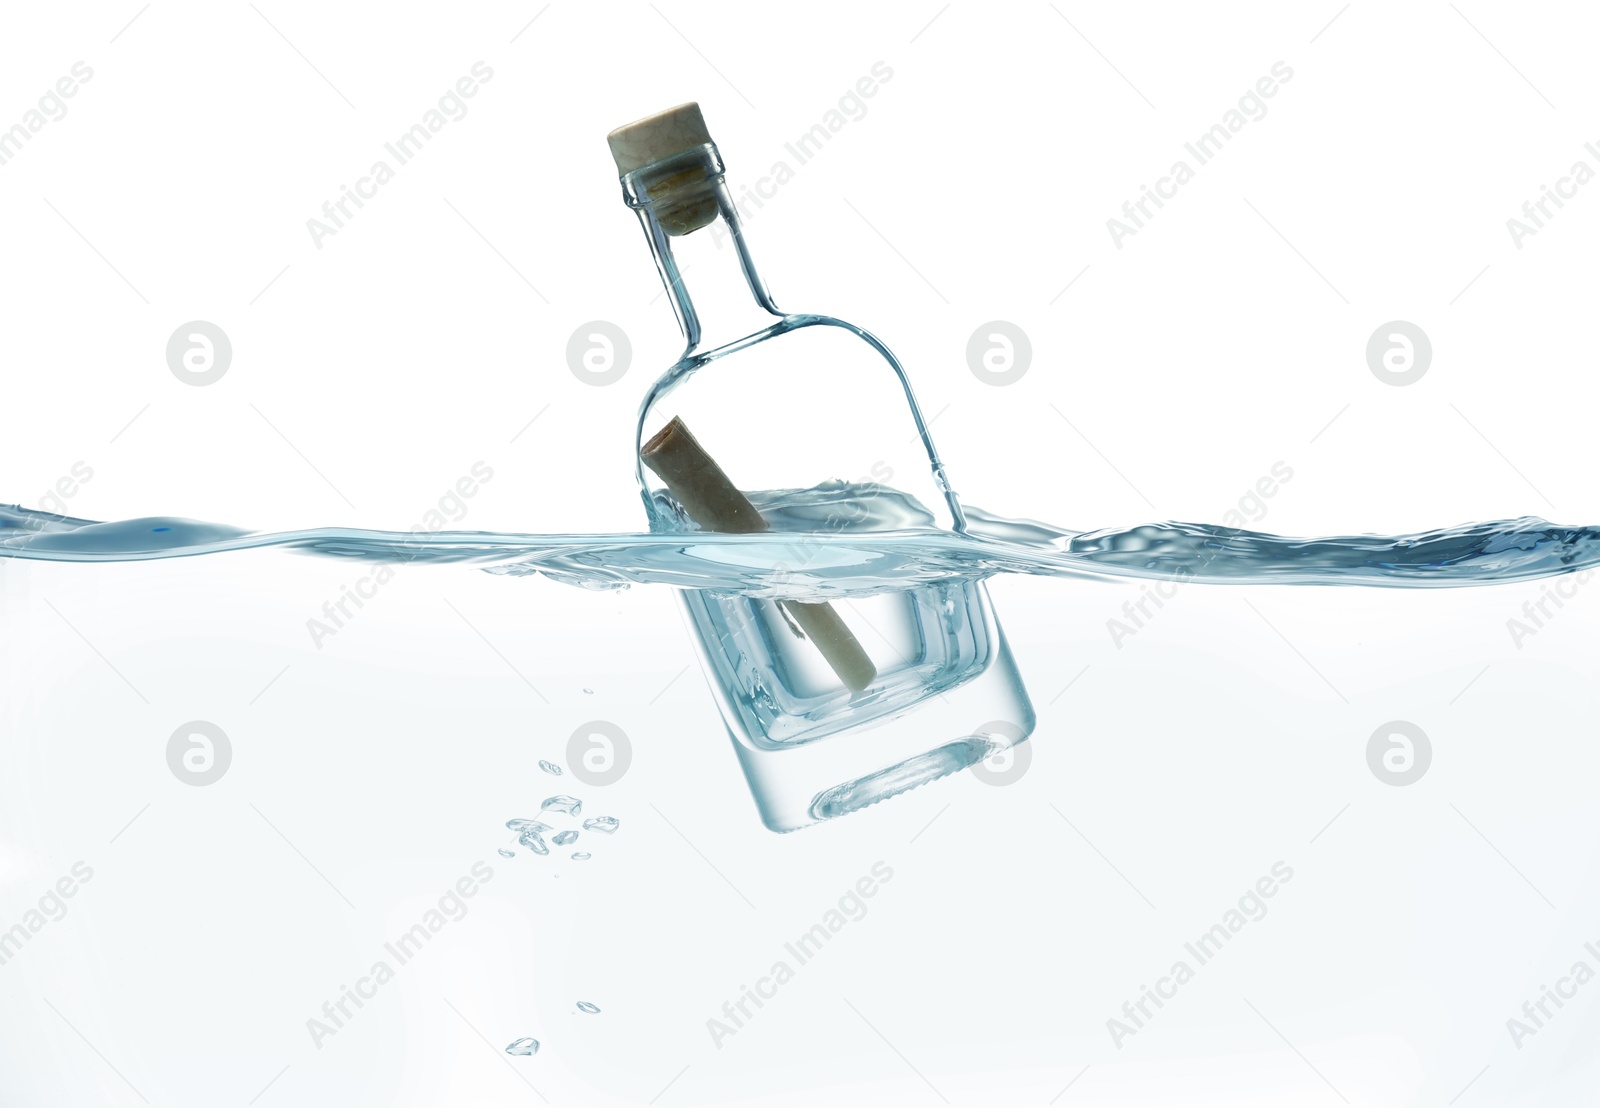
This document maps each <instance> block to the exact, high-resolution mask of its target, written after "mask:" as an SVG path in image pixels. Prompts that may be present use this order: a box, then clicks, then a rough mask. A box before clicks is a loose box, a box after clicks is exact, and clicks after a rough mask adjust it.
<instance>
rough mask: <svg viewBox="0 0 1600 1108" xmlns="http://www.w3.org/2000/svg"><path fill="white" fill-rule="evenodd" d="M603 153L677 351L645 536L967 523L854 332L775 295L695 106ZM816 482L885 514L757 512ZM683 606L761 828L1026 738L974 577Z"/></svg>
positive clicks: (855, 801)
mask: <svg viewBox="0 0 1600 1108" xmlns="http://www.w3.org/2000/svg"><path fill="white" fill-rule="evenodd" d="M610 143H611V148H612V153H613V155H614V156H615V159H616V162H617V169H618V172H619V173H620V174H621V180H622V189H623V197H624V199H625V200H626V202H627V203H628V205H629V206H630V207H632V208H633V209H634V210H635V211H636V212H637V213H638V215H639V219H640V222H641V224H642V225H643V227H644V231H645V236H646V239H647V240H648V242H649V244H650V249H651V254H652V256H653V257H654V259H655V262H656V266H657V269H658V270H659V272H660V274H661V278H662V282H663V284H664V285H665V287H666V290H667V293H668V296H669V299H670V301H671V303H672V305H673V310H674V312H675V314H676V316H677V319H678V323H679V327H680V329H681V330H682V332H683V336H684V341H685V346H684V352H683V354H682V356H681V357H680V358H679V359H678V361H677V362H676V363H675V364H674V365H673V366H672V367H671V368H669V369H668V370H667V371H666V372H665V373H664V374H663V375H662V376H661V378H660V379H659V380H657V381H656V382H655V384H654V385H653V386H652V387H651V389H650V392H649V393H648V395H647V396H646V397H645V399H644V402H643V404H642V405H641V406H640V412H639V423H638V427H637V441H636V450H637V452H638V458H637V461H636V471H635V472H636V476H637V479H638V482H639V487H640V492H641V495H642V497H643V499H644V503H645V509H646V511H647V513H648V514H649V518H650V526H651V529H652V530H655V531H694V530H716V531H752V530H753V531H762V530H768V529H771V530H779V531H783V532H784V533H785V534H794V535H795V536H796V541H795V545H794V551H795V554H794V557H795V560H796V565H795V568H796V569H800V568H802V567H803V565H804V564H806V563H808V562H811V561H815V560H818V559H823V558H826V557H827V550H826V547H825V545H823V544H813V545H808V544H807V543H806V542H805V536H806V535H807V534H834V533H838V532H840V531H851V530H909V529H919V528H929V527H934V528H943V529H946V530H955V531H961V530H964V529H965V526H966V520H965V517H964V515H963V513H962V510H961V504H960V501H959V500H958V499H957V497H956V494H955V491H954V490H953V488H952V487H951V485H950V483H949V481H948V479H947V477H946V474H945V470H944V465H943V462H942V461H941V460H940V458H939V455H938V452H937V450H936V449H935V448H934V445H933V439H932V437H931V435H930V434H929V432H928V422H927V420H926V419H925V418H924V417H923V414H922V410H921V408H920V407H919V406H918V404H917V400H916V397H915V395H914V393H913V391H912V388H911V384H910V381H909V380H908V378H907V376H906V373H905V371H904V369H903V368H902V367H901V365H900V363H899V362H898V361H897V360H896V359H895V357H894V355H893V354H892V353H890V351H889V350H888V348H887V347H886V346H885V345H884V344H883V343H882V342H880V341H879V340H878V339H877V338H876V337H874V336H873V335H871V334H870V333H868V332H867V331H865V330H862V329H861V328H859V327H856V326H853V325H852V324H849V323H846V322H844V321H843V320H839V319H835V318H833V317H830V316H823V315H814V314H788V313H785V312H783V311H782V310H780V309H779V308H778V307H777V305H776V303H775V302H774V301H773V298H772V295H771V293H770V292H768V290H767V287H766V285H765V284H764V282H763V281H762V279H761V277H760V275H759V274H758V273H757V272H756V268H755V263H754V261H753V260H752V258H751V255H750V250H749V246H748V243H747V242H746V240H745V236H744V232H743V228H742V223H741V213H740V211H739V208H738V206H737V205H736V204H735V203H734V201H733V199H732V198H731V195H730V193H729V191H728V189H727V187H726V185H725V183H724V178H723V164H722V159H721V156H720V155H719V154H718V152H717V148H716V146H715V144H714V143H712V141H711V138H710V135H709V132H708V131H707V129H706V126H705V121H704V119H703V118H702V116H701V114H700V109H699V107H698V106H697V105H694V104H686V105H682V106H681V107H678V108H673V109H670V110H669V111H666V112H662V113H660V114H658V115H655V116H651V117H649V118H647V119H643V120H640V121H639V122H638V123H634V124H629V125H628V126H626V127H622V128H619V129H618V130H616V131H614V132H612V134H611V136H610ZM691 273H692V278H693V280H692V284H693V288H694V293H693V295H691V293H690V291H689V288H690V284H689V282H687V281H686V279H685V278H686V276H688V275H690V274H691ZM691 427H692V428H693V434H692V435H690V434H688V431H687V429H688V428H691ZM686 444H692V447H693V449H692V450H691V449H688V448H687V446H686ZM664 445H665V447H667V448H670V449H668V451H667V452H668V453H669V454H674V452H676V453H675V454H674V456H672V457H665V458H664V457H662V451H663V447H664ZM711 458H715V459H716V462H714V463H713V462H711V461H710V459H711ZM712 471H714V473H713V472H712ZM719 480H720V482H721V483H720V484H718V481H719ZM830 482H833V483H837V484H838V485H839V486H840V487H850V488H853V489H857V490H859V489H861V488H863V487H868V488H877V489H879V490H881V491H882V510H881V511H880V510H877V508H876V507H875V506H874V505H870V504H868V505H865V506H864V505H863V502H862V500H861V499H860V498H859V497H858V496H852V497H850V498H841V499H836V500H833V501H831V502H830V500H829V498H827V497H821V496H819V497H814V498H810V499H809V500H808V502H807V503H808V505H809V510H808V511H806V512H803V513H799V512H790V513H785V514H783V515H781V516H778V517H776V518H771V519H769V518H765V517H764V516H763V515H762V514H761V512H760V511H759V510H758V509H757V508H756V507H755V506H754V505H759V504H761V503H763V502H766V503H770V502H773V501H775V500H779V499H783V497H782V495H781V492H780V490H802V489H824V488H826V487H828V486H829V483H830ZM680 595H681V599H682V603H683V605H684V608H685V610H686V612H687V614H688V617H689V620H690V623H691V626H692V628H693V630H694V633H695V638H696V640H697V645H698V648H699V653H700V657H701V661H702V664H703V666H704V669H705V671H706V676H707V678H708V680H709V683H710V685H711V688H712V691H713V692H714V693H715V695H716V698H717V703H718V706H719V708H720V709H721V712H722V716H723V719H724V721H725V722H726V723H727V726H728V730H729V732H730V734H731V735H732V737H733V741H734V747H735V749H736V750H737V751H738V755H739V759H740V762H741V764H742V766H743V768H744V772H745V776H746V778H747V779H748V780H749V782H750V787H751V791H752V792H753V794H754V796H755V799H756V804H757V807H758V809H759V810H760V812H761V817H762V819H763V821H764V822H765V823H766V824H767V826H768V827H770V828H772V829H773V830H775V831H791V830H794V829H796V828H798V827H803V826H806V825H807V824H810V823H815V822H817V821H819V820H825V819H831V818H834V817H836V816H840V815H844V814H846V813H848V812H852V811H856V810H859V809H860V808H863V807H866V806H867V805H869V804H872V803H874V802H876V801H878V800H882V799H884V798H886V797H889V796H893V795H895V794H896V793H900V792H904V791H906V790H907V789H910V788H914V787H916V786H917V785H920V784H924V783H926V782H928V781H932V780H935V779H936V778H939V777H943V776H945V775H946V774H949V773H953V772H955V771H956V770H959V769H962V768H965V767H967V766H970V765H972V764H974V763H976V762H978V761H981V760H982V759H984V758H986V757H988V756H990V755H992V754H994V753H997V752H999V751H1001V750H1004V749H1006V748H1007V747H1009V746H1011V745H1013V744H1014V743H1017V742H1021V741H1024V740H1025V739H1026V738H1027V737H1028V735H1029V734H1030V733H1031V732H1032V730H1033V725H1034V714H1033V707H1032V705H1031V703H1030V702H1029V700H1028V696H1027V692H1026V690H1025V689H1024V688H1023V686H1022V681H1021V678H1020V677H1019V675H1018V673H1017V669H1016V665H1015V662H1014V661H1013V660H1012V657H1011V653H1010V650H1009V648H1008V647H1007V645H1006V641H1005V636H1004V634H1003V633H1002V632H1001V630H1000V626H999V623H998V622H997V621H996V619H995V615H994V611H993V608H992V606H991V604H990V602H989V597H988V594H987V591H986V590H985V588H984V586H983V584H982V583H981V582H976V581H971V580H959V581H952V582H945V583H941V584H937V585H927V586H918V587H914V588H908V589H904V590H901V591H894V592H886V593H885V592H878V593H876V594H873V595H870V596H869V595H859V596H857V595H846V596H844V597H842V598H841V597H831V598H829V602H828V603H820V602H816V603H813V602H809V601H795V600H771V599H758V598H755V597H749V596H739V595H733V596H729V595H726V594H715V593H708V592H692V591H690V592H684V593H682V594H680Z"/></svg>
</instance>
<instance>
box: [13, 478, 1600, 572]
mask: <svg viewBox="0 0 1600 1108" xmlns="http://www.w3.org/2000/svg"><path fill="white" fill-rule="evenodd" d="M751 499H752V500H753V501H754V502H755V503H756V506H757V507H758V508H759V509H760V511H761V513H762V515H763V516H765V517H766V518H767V519H768V520H769V521H770V522H771V524H772V528H773V530H771V531H769V532H766V533H763V534H754V535H725V534H714V533H709V532H699V531H693V530H690V529H689V528H690V526H691V525H688V524H681V525H680V524H679V523H678V522H677V521H676V520H667V519H666V518H665V513H664V512H661V513H658V516H657V522H658V525H657V526H656V527H655V529H653V530H652V531H649V532H633V533H628V532H623V533H614V534H566V535H541V534H517V533H496V532H480V531H439V532H434V533H418V532H412V533H404V532H397V531H371V530H361V529H356V528H344V527H319V528H312V529H308V530H302V531H282V532H272V533H266V532H252V531H249V530H247V529H245V528H241V527H234V526H229V525H226V524H215V523H204V522H198V521H195V520H187V519H177V518H172V517H162V516H154V517H145V518H141V519H130V520H123V521H120V522H114V523H97V522H95V521H92V520H85V519H74V518H71V517H67V516H59V515H53V514H51V513H48V512H41V511H34V510H30V509H26V508H20V507H16V506H0V557H11V558H24V559H37V560H45V561H62V562H118V561H143V560H148V559H153V558H181V557H194V556H199V555H220V554H225V553H227V552H229V551H235V550H248V549H258V548H265V547H278V548H282V549H284V550H286V551H289V552H294V553H302V554H314V555H321V556H326V557H333V558H351V559H359V560H366V561H379V562H391V563H394V562H404V563H458V564H465V565H471V566H475V567H478V568H480V569H483V570H486V571H488V572H490V573H496V574H503V575H507V576H522V575H533V574H540V575H543V576H546V577H549V578H552V579H554V580H557V581H563V582H565V583H567V584H571V585H576V586H580V587H583V588H589V589H615V588H623V587H626V586H628V585H633V584H652V585H667V586H671V587H675V588H680V589H696V590H706V591H710V592H712V593H713V594H723V595H742V596H747V597H752V598H756V599H779V598H798V599H813V600H815V599H827V598H831V597H841V596H850V597H862V596H871V595H874V594H880V593H884V592H893V591H898V590H904V589H911V588H915V587H917V586H922V585H929V584H934V583H938V582H949V581H956V582H960V581H963V580H965V581H972V580H980V579H982V578H985V577H989V576H992V575H995V574H1002V573H1021V574H1033V575H1045V576H1055V577H1069V578H1071V577H1078V578H1152V579H1172V578H1186V579H1191V580H1194V581H1197V582H1204V583H1211V584H1245V585H1261V584H1282V585H1375V586H1388V587H1407V588H1425V587H1449V586H1463V585H1486V584H1497V583H1502V582H1508V581H1526V580H1531V579H1535V578H1540V577H1549V576H1554V575H1556V574H1561V573H1571V572H1574V571H1577V570H1581V569H1587V568H1591V567H1593V566H1595V565H1597V564H1600V529H1597V528H1595V527H1585V526H1576V527H1573V526H1560V525H1557V524H1552V523H1549V522H1546V521H1545V520H1543V519H1539V518H1538V517H1535V516H1524V517H1522V518H1519V519H1509V520H1498V521H1493V522H1488V523H1471V524H1463V525H1461V526H1458V527H1447V528H1441V529H1438V530H1432V531H1422V532H1416V533H1412V534H1405V535H1387V536H1385V535H1341V536H1333V537H1326V538H1290V537H1285V536H1280V535H1270V534H1262V533H1259V532H1254V531H1243V530H1238V529H1236V528H1227V527H1220V526H1215V525H1210V524H1200V523H1181V522H1165V523H1151V524H1144V525H1140V526H1137V527H1130V528H1122V529H1111V530H1099V531H1075V530H1071V529H1068V528H1065V527H1060V526H1055V525H1052V524H1048V523H1041V522H1038V521H1035V520H1027V519H1007V518H1004V517H1001V516H995V515H992V514H990V513H988V512H985V511H983V510H982V509H980V508H976V507H971V506H968V507H967V508H966V517H967V523H968V528H967V531H966V532H965V533H956V532H951V531H943V530H938V529H935V528H933V527H932V526H930V523H931V520H932V516H931V514H930V513H928V512H927V510H926V509H924V508H922V507H921V505H919V504H917V503H916V501H914V500H912V499H911V498H909V497H907V496H905V495H904V494H902V493H899V492H896V491H895V490H893V489H889V488H887V487H885V486H881V485H872V484H851V483H846V482H828V483H826V484H824V485H820V486H817V487H816V488H813V489H804V490H779V491H777V492H768V493H757V494H752V495H751ZM669 526H672V527H680V528H681V529H680V530H676V531H675V530H669V529H668V528H669ZM685 531H687V533H685ZM796 531H803V532H805V533H803V534H795V533H794V532H796ZM785 532H788V533H785Z"/></svg>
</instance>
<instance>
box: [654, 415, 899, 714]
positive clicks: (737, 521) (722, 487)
mask: <svg viewBox="0 0 1600 1108" xmlns="http://www.w3.org/2000/svg"><path fill="white" fill-rule="evenodd" d="M639 456H640V458H641V459H643V461H644V464H645V465H647V466H649V467H650V469H651V470H652V471H653V472H654V473H655V474H656V476H657V477H660V478H661V480H662V481H664V482H665V483H666V486H667V490H668V491H669V492H671V493H672V495H673V498H674V499H675V500H677V502H678V503H679V504H680V505H681V506H682V507H683V510H684V513H685V514H686V515H688V517H689V518H690V519H692V520H694V522H695V523H697V524H699V525H700V526H701V527H702V528H704V529H705V530H707V531H723V532H727V533H730V534H754V533H757V532H761V531H766V530H768V527H767V521H766V520H765V519H763V518H762V516H761V513H760V512H759V511H757V510H756V506H755V505H754V504H752V503H750V499H749V497H747V496H745V494H744V493H742V492H740V491H739V489H738V487H737V486H735V485H734V483H733V482H732V481H730V480H728V475H727V474H726V473H724V472H723V471H722V467H721V466H719V465H717V463H716V461H715V460H714V459H713V458H712V457H711V455H709V454H707V453H706V452H705V448H703V447H702V446H701V445H700V443H699V442H697V441H696V440H695V437H694V436H693V435H692V434H690V433H689V428H688V427H686V426H684V423H683V420H681V419H678V418H676V417H674V418H673V420H672V422H671V423H668V424H667V425H666V426H665V427H663V428H662V429H661V430H660V431H657V432H656V434H655V435H654V436H653V437H652V438H651V439H650V441H649V442H647V443H645V444H644V447H643V449H641V450H640V451H639ZM780 603H781V604H782V605H783V607H784V610H785V611H787V612H788V613H789V615H790V617H791V618H792V619H793V620H794V622H795V624H796V626H798V627H799V628H800V630H801V631H803V632H805V636H806V638H808V639H810V640H811V641H812V643H814V644H815V645H816V648H817V650H818V651H819V652H821V654H822V657H823V658H824V659H825V660H826V661H827V663H828V665H830V666H832V667H833V672H834V673H836V674H838V675H839V680H840V681H842V682H843V683H844V686H845V688H847V689H849V690H850V691H851V692H860V691H861V690H862V689H864V688H866V687H867V686H868V685H870V684H871V683H872V679H873V678H874V677H876V676H877V675H878V669H877V667H876V666H874V665H873V664H872V659H871V658H869V657H867V652H866V651H865V650H864V649H862V647H861V642H860V640H859V639H857V638H856V637H855V634H854V633H853V632H852V631H851V630H850V628H849V627H848V626H846V625H845V622H844V620H843V619H842V618H841V617H840V615H839V613H838V612H836V611H834V610H833V605H832V604H829V603H828V602H827V601H822V602H820V603H812V602H808V601H803V600H784V601H780Z"/></svg>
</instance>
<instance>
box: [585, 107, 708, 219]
mask: <svg viewBox="0 0 1600 1108" xmlns="http://www.w3.org/2000/svg"><path fill="white" fill-rule="evenodd" d="M606 142H607V143H609V144H610V146H611V156H612V158H614V159H615V160H616V163H617V173H618V175H619V176H622V177H627V176H628V175H629V174H631V173H637V172H638V171H639V170H641V169H644V168H646V167H647V166H652V165H656V164H657V163H659V162H664V161H667V160H668V159H671V158H675V157H677V156H678V155H680V154H686V153H688V152H690V151H692V150H697V149H699V148H700V147H702V146H705V145H707V144H708V143H710V142H711V132H709V131H707V130H706V121H705V117H704V116H702V115H701V114H700V105H699V104H696V103H694V102H692V101H691V102H690V103H688V104H679V105H678V106H677V107H676V108H668V109H667V110H666V111H664V112H657V113H656V114H655V115H647V116H645V117H644V118H643V119H640V120H637V121H635V122H633V123H629V124H626V125H624V126H622V127H618V128H617V129H616V130H615V131H612V132H611V133H610V134H609V135H607V136H606ZM640 176H641V177H642V178H645V180H643V181H641V182H639V187H640V189H641V191H643V192H645V193H647V194H648V195H649V198H650V204H651V207H652V210H653V211H654V213H655V217H656V221H657V222H658V223H659V224H660V225H661V229H662V230H664V231H665V232H666V233H667V234H669V235H687V234H688V233H689V232H691V231H698V230H699V229H700V228H702V227H704V226H706V225H707V224H708V223H710V222H712V221H713V220H714V219H716V218H717V197H716V191H715V185H714V184H713V182H712V180H711V179H710V178H709V177H708V176H707V172H706V169H705V167H704V166H699V165H684V166H678V165H672V166H664V167H663V168H662V169H661V171H660V172H652V173H648V174H641V175H640Z"/></svg>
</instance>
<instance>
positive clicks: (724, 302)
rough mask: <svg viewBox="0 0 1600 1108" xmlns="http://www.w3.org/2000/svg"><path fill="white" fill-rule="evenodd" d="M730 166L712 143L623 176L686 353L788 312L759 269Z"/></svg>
mask: <svg viewBox="0 0 1600 1108" xmlns="http://www.w3.org/2000/svg"><path fill="white" fill-rule="evenodd" d="M723 174H724V168H723V164H722V157H721V155H720V154H718V152H717V148H716V146H715V145H714V144H712V143H706V144H705V145H704V146H700V147H696V148H695V149H693V150H687V151H685V152H684V153H682V154H678V155H676V156H674V157H671V158H667V159H664V160H663V161H659V162H655V163H652V164H651V165H647V166H645V167H643V168H641V169H637V170H635V171H634V172H632V173H629V174H627V175H625V176H624V177H623V178H622V194H623V199H624V200H625V201H626V202H627V204H628V206H629V207H630V208H632V209H634V211H636V212H637V213H638V214H639V222H640V224H641V225H642V226H643V227H644V233H645V238H646V240H647V241H648V242H649V243H650V253H651V256H652V257H653V258H654V259H655V263H656V270H657V272H659V273H660V274H661V283H662V285H663V287H664V289H665V292H666V295H667V299H668V300H669V302H670V303H671V304H672V310H673V314H674V315H676V316H677V319H678V327H679V329H680V330H681V331H682V332H683V337H684V341H685V346H684V358H688V357H690V356H691V355H693V354H697V353H701V354H703V353H706V352H708V351H711V350H716V349H718V348H720V347H722V346H725V345H727V344H729V343H732V342H737V341H738V340H739V339H742V338H746V337H748V336H750V335H752V334H756V333H758V332H761V331H763V330H765V329H767V328H769V327H771V326H773V325H774V324H775V323H777V322H778V320H780V319H781V318H782V317H783V314H784V313H783V312H782V311H781V310H780V309H779V308H778V306H777V305H776V304H775V303H773V300H772V294H771V293H770V292H769V291H767V286H766V283H765V282H764V281H763V280H762V279H761V275H760V273H758V272H757V271H756V266H755V261H754V260H753V259H752V258H751V256H750V247H749V244H748V243H747V242H746V241H745V236H744V231H743V228H742V226H741V224H740V220H739V211H738V209H737V208H736V207H735V206H734V203H733V199H732V197H731V196H729V194H728V189H727V185H726V184H725V183H724V180H723ZM730 256H731V259H732V261H733V262H736V263H737V268H735V267H734V265H733V264H730ZM691 270H693V281H692V283H693V286H694V289H695V291H694V294H693V295H691V293H690V291H689V290H690V282H689V281H688V280H686V276H687V275H688V274H689V271H691Z"/></svg>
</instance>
